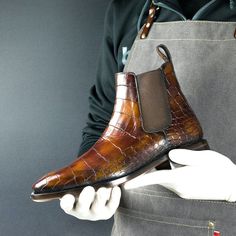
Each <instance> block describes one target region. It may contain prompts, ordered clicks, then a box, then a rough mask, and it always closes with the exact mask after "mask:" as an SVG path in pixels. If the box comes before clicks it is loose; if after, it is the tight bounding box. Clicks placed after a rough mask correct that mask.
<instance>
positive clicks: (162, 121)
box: [31, 45, 209, 201]
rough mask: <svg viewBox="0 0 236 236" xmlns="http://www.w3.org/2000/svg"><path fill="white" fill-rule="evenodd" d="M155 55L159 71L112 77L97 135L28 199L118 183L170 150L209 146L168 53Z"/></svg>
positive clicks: (41, 182) (160, 50)
mask: <svg viewBox="0 0 236 236" xmlns="http://www.w3.org/2000/svg"><path fill="white" fill-rule="evenodd" d="M163 51H164V52H163ZM157 52H158V54H159V55H160V56H161V57H162V58H163V59H164V61H165V63H163V65H162V66H161V67H160V68H158V69H156V70H153V71H148V72H145V73H142V74H139V75H136V74H135V73H133V72H127V73H124V72H120V73H116V75H115V79H116V99H115V105H114V110H113V113H112V116H111V120H110V121H109V124H108V126H107V127H106V129H105V130H104V132H103V134H102V135H101V137H100V138H99V139H98V140H97V142H96V143H95V144H94V145H93V146H92V147H91V148H90V149H89V150H88V151H87V152H85V153H84V154H83V155H81V156H80V157H79V158H78V159H76V160H75V161H73V162H72V163H71V164H70V165H68V166H66V167H64V168H62V169H60V170H57V171H53V172H50V173H48V174H47V175H45V176H43V177H42V178H41V179H40V180H38V181H37V182H36V183H35V184H34V185H33V190H34V191H33V193H32V194H31V197H32V199H33V200H34V201H48V200H52V199H56V198H60V197H62V196H63V195H64V194H66V193H71V194H74V195H78V194H79V193H80V192H81V190H82V189H83V188H84V187H85V186H88V185H92V186H93V187H95V188H96V189H97V188H98V187H101V186H115V185H120V184H122V183H124V182H126V181H128V180H130V179H132V178H134V177H136V176H138V175H140V174H143V173H145V172H147V171H148V170H150V169H152V168H153V167H156V166H158V165H161V164H163V162H165V161H166V160H168V155H167V154H168V152H169V151H170V150H171V149H174V148H189V149H196V150H200V149H208V148H209V147H208V145H207V142H206V141H205V140H203V139H202V135H203V133H202V129H201V126H200V124H199V121H198V120H197V118H196V116H195V114H194V112H193V111H192V109H191V108H190V106H189V104H188V102H187V100H186V98H185V97H184V95H183V93H182V92H181V89H180V86H179V83H178V82H177V79H176V76H175V72H174V68H173V64H172V61H171V57H170V53H169V51H168V49H167V48H166V47H165V46H164V45H159V46H157Z"/></svg>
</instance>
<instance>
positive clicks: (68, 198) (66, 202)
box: [60, 194, 75, 212]
mask: <svg viewBox="0 0 236 236" xmlns="http://www.w3.org/2000/svg"><path fill="white" fill-rule="evenodd" d="M74 203H75V197H74V196H73V195H71V194H65V195H64V196H63V197H62V198H61V199H60V207H61V208H62V210H64V211H65V212H69V211H71V210H72V209H73V207H74Z"/></svg>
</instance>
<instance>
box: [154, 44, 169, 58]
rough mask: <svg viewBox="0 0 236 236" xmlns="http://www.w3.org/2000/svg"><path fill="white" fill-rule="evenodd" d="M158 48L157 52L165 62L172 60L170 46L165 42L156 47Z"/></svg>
mask: <svg viewBox="0 0 236 236" xmlns="http://www.w3.org/2000/svg"><path fill="white" fill-rule="evenodd" d="M156 50H157V53H158V54H159V56H160V57H161V58H162V59H163V60H164V61H165V62H172V60H171V55H170V52H169V50H168V48H167V47H166V46H165V45H164V44H159V45H158V46H157V47H156ZM161 50H163V51H164V52H162V51H161Z"/></svg>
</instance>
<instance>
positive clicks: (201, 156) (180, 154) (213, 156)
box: [168, 149, 234, 168]
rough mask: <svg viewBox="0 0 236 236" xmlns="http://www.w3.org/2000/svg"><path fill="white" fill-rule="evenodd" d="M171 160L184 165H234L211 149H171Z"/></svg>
mask: <svg viewBox="0 0 236 236" xmlns="http://www.w3.org/2000/svg"><path fill="white" fill-rule="evenodd" d="M168 155H169V158H170V159H171V161H173V162H175V163H178V164H181V165H185V166H207V167H209V168H210V167H211V166H220V165H224V166H225V165H229V166H231V165H234V164H233V162H232V161H231V160H230V159H229V158H228V157H226V156H224V155H222V154H221V153H218V152H215V151H213V150H201V151H195V150H189V149H173V150H171V151H170V152H169V153H168Z"/></svg>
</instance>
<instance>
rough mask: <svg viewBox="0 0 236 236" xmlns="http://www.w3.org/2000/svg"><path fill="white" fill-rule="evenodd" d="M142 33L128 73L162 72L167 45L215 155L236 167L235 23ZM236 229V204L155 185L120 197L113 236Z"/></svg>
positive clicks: (205, 235)
mask: <svg viewBox="0 0 236 236" xmlns="http://www.w3.org/2000/svg"><path fill="white" fill-rule="evenodd" d="M143 27H144V26H143ZM143 27H142V28H141V29H140V30H139V33H138V34H137V36H136V39H135V41H134V43H133V45H132V48H131V51H130V53H129V56H128V59H127V62H126V64H125V67H124V72H129V71H133V72H135V73H136V74H140V73H143V72H146V71H150V70H154V69H157V68H158V67H160V66H161V65H162V63H163V61H162V59H161V58H160V57H159V56H158V55H157V53H156V50H155V48H156V46H157V45H158V44H165V45H166V46H167V47H168V49H169V50H170V53H171V56H172V60H173V64H174V68H175V72H176V76H177V79H178V81H179V83H180V86H181V88H182V91H183V93H184V95H185V96H186V98H187V100H188V102H189V103H190V105H191V107H192V108H193V110H194V112H195V113H196V115H197V117H198V119H199V121H200V123H201V125H202V128H203V132H204V138H205V139H207V141H208V143H209V145H210V148H211V149H212V150H215V151H217V152H220V153H222V154H224V155H226V156H227V157H229V158H230V159H231V160H232V161H233V162H234V163H236V145H235V144H236V66H235V65H236V39H235V37H234V33H235V29H236V22H215V21H172V22H162V23H160V22H154V23H153V25H152V27H151V29H150V32H149V34H148V37H147V38H146V39H140V34H141V32H142V29H143ZM157 109H158V108H157ZM209 179H210V176H209ZM212 181H214V180H212ZM209 184H210V183H209ZM235 223H236V203H228V202H225V201H201V200H185V199H182V198H180V197H178V196H177V195H176V194H174V193H173V192H171V191H169V190H167V189H165V188H164V187H161V186H159V185H153V186H146V187H142V188H138V189H133V190H128V191H122V199H121V204H120V207H119V208H118V211H117V213H116V214H115V216H114V225H113V229H112V235H113V236H116V235H122V236H123V235H129V236H132V235H135V236H138V235H142V236H143V235H157V236H166V235H170V236H172V235H173V236H175V235H176V236H194V235H196V236H212V235H213V234H214V231H216V230H219V231H220V232H221V235H223V236H232V235H236V225H235Z"/></svg>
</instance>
